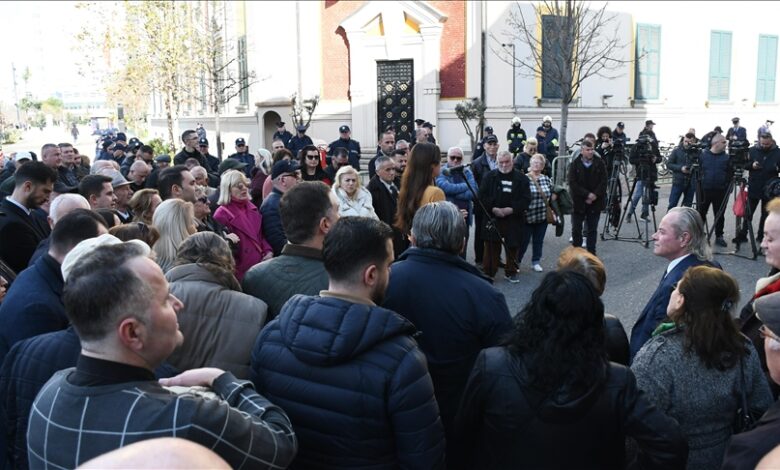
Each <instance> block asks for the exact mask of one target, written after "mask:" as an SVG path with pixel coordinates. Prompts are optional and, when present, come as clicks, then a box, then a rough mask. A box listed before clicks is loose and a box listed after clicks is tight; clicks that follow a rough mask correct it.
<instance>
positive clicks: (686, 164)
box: [666, 132, 696, 212]
mask: <svg viewBox="0 0 780 470" xmlns="http://www.w3.org/2000/svg"><path fill="white" fill-rule="evenodd" d="M695 139H696V135H695V134H692V133H690V132H689V133H687V134H685V136H684V137H683V141H682V143H681V144H680V145H678V146H677V147H675V148H674V150H672V154H671V155H669V160H667V162H666V168H668V169H670V170H671V171H672V190H671V192H670V193H669V207H668V208H667V212H669V211H670V210H671V209H672V208H673V207H677V204H678V203H679V202H680V196H682V198H683V201H682V205H683V206H685V207H691V204H693V195H694V194H695V193H696V181H694V180H693V178H692V177H691V164H692V161H691V153H690V152H691V151H692V150H691V144H693V143H695Z"/></svg>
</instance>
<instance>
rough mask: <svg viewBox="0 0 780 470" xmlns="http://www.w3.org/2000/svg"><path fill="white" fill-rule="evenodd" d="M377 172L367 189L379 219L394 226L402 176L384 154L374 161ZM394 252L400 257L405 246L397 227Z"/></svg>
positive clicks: (390, 159) (391, 160)
mask: <svg viewBox="0 0 780 470" xmlns="http://www.w3.org/2000/svg"><path fill="white" fill-rule="evenodd" d="M374 163H375V165H376V167H375V168H376V174H375V175H374V176H373V177H372V178H371V180H369V182H368V185H367V186H366V189H368V192H370V193H371V201H372V203H373V205H374V212H376V215H377V217H379V220H381V221H382V222H384V223H386V224H387V225H389V226H390V227H393V222H394V220H395V212H396V208H397V205H398V187H399V186H400V178H397V177H396V173H397V169H396V166H395V161H393V159H392V158H390V157H388V156H385V155H382V156H380V157H379V158H377V159H376V162H374ZM393 232H394V236H393V252H394V255H395V258H398V257H399V256H400V255H401V252H402V251H403V249H404V248H403V247H405V246H406V245H405V243H402V242H403V235H402V234H401V232H400V231H398V230H397V229H393Z"/></svg>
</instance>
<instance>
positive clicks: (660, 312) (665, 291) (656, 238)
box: [630, 207, 720, 360]
mask: <svg viewBox="0 0 780 470" xmlns="http://www.w3.org/2000/svg"><path fill="white" fill-rule="evenodd" d="M653 254H655V255H656V256H660V257H661V258H666V259H667V260H668V261H669V265H668V266H667V267H666V271H664V275H663V277H662V278H661V282H660V284H658V288H656V290H655V292H654V293H653V295H652V297H650V300H649V301H648V302H647V305H645V308H644V309H643V310H642V313H640V314H639V318H638V319H637V321H636V323H635V324H634V328H633V329H632V330H631V345H630V352H631V360H633V359H634V356H635V355H636V353H637V352H639V350H640V349H641V348H642V345H644V344H645V343H646V342H647V341H648V340H649V339H650V337H651V335H652V333H653V331H654V330H655V329H656V327H657V326H658V324H659V323H661V321H662V320H663V319H664V318H665V317H666V307H667V306H668V305H669V298H670V297H671V295H672V291H673V290H674V285H675V284H677V281H679V280H680V279H682V277H683V274H685V271H687V270H688V268H690V267H693V266H699V265H707V266H712V267H716V268H720V265H719V264H718V263H717V262H715V261H713V260H712V250H711V249H710V246H709V244H708V243H707V235H706V232H705V231H704V222H703V220H702V218H701V215H699V213H698V212H696V211H695V210H693V209H691V208H690V207H675V208H672V209H671V210H670V211H669V212H667V214H666V215H665V216H664V218H663V219H661V223H660V224H659V225H658V231H657V232H655V233H654V234H653Z"/></svg>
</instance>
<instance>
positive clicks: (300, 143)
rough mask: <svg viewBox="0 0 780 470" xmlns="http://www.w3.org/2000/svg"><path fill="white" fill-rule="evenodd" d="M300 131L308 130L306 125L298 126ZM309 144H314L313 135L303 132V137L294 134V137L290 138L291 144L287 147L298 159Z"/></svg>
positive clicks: (294, 157)
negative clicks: (299, 154)
mask: <svg viewBox="0 0 780 470" xmlns="http://www.w3.org/2000/svg"><path fill="white" fill-rule="evenodd" d="M298 132H306V126H298ZM307 145H314V142H312V140H311V137H309V136H308V135H306V134H303V137H300V136H298V135H294V136H293V137H292V139H290V144H289V145H288V146H287V149H288V150H289V151H290V152H292V154H293V159H295V160H297V159H298V153H299V152H300V151H301V150H303V148H304V147H306V146H307Z"/></svg>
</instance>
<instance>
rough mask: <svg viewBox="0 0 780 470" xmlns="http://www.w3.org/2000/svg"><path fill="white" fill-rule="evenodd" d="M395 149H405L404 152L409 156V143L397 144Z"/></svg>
mask: <svg viewBox="0 0 780 470" xmlns="http://www.w3.org/2000/svg"><path fill="white" fill-rule="evenodd" d="M395 149H396V150H403V151H404V153H405V154H406V156H409V144H407V143H403V144H401V145H396V146H395Z"/></svg>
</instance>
